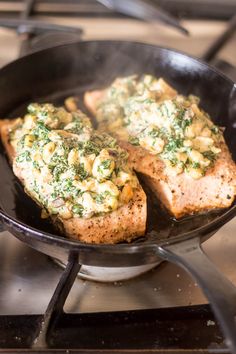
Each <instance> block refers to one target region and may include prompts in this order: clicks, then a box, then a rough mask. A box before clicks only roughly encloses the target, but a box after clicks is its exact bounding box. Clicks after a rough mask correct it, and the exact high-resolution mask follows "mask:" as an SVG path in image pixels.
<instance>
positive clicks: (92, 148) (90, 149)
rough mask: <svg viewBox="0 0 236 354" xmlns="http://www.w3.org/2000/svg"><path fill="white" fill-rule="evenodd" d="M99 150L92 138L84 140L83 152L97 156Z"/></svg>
mask: <svg viewBox="0 0 236 354" xmlns="http://www.w3.org/2000/svg"><path fill="white" fill-rule="evenodd" d="M99 152H100V148H99V147H98V146H97V144H96V143H95V142H93V141H92V140H90V141H86V143H85V145H84V153H85V154H86V155H91V154H95V155H96V156H97V155H99Z"/></svg>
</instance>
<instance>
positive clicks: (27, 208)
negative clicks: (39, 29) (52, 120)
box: [0, 42, 236, 242]
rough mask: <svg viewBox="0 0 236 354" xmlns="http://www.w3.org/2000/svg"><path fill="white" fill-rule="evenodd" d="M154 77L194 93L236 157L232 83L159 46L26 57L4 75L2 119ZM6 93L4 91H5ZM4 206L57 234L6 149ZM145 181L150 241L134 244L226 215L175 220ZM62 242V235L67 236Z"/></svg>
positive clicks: (97, 47) (1, 188) (64, 50)
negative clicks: (129, 78) (116, 83)
mask: <svg viewBox="0 0 236 354" xmlns="http://www.w3.org/2000/svg"><path fill="white" fill-rule="evenodd" d="M133 73H139V74H143V73H150V74H154V75H157V76H162V77H164V78H165V79H166V80H167V81H168V82H169V83H170V84H172V85H173V86H174V87H176V88H177V90H178V91H179V92H181V93H182V94H189V93H191V94H195V95H197V96H199V97H200V98H201V106H202V107H203V108H204V109H205V110H206V111H207V112H208V113H209V114H210V115H211V117H212V118H213V120H214V121H215V122H216V123H217V124H218V125H221V126H225V127H226V131H225V136H226V140H227V143H228V145H229V146H230V149H231V152H232V154H233V156H234V159H235V158H236V147H235V142H234V141H233V137H234V136H235V128H234V125H235V122H236V119H234V117H233V118H232V116H231V115H230V114H229V104H230V101H229V100H230V94H231V90H232V85H233V84H232V82H231V81H230V80H228V79H226V78H225V77H223V76H221V75H220V74H219V73H217V72H215V71H214V70H213V69H210V68H209V67H207V66H205V65H203V64H202V63H200V62H199V61H197V60H194V59H191V58H189V57H187V56H185V55H183V54H180V53H176V52H173V51H170V50H166V49H163V48H159V47H154V46H150V45H143V44H138V43H124V42H100V43H99V42H87V43H86V42H84V43H78V44H70V45H67V46H62V47H57V48H53V49H49V50H45V51H42V52H41V53H38V54H34V55H32V56H29V57H26V58H23V59H21V60H19V61H18V62H15V63H13V64H10V65H9V66H8V67H6V68H5V69H3V70H2V74H1V76H0V91H1V92H2V99H1V103H0V116H1V117H13V118H14V117H17V116H22V115H23V114H24V113H25V111H26V107H27V105H28V103H30V102H52V103H54V104H55V105H62V104H63V102H64V99H65V98H66V97H68V96H71V95H76V96H78V97H79V98H80V106H81V108H82V109H85V107H84V106H83V103H82V97H83V93H84V92H85V91H86V90H88V89H93V88H100V87H102V86H104V85H106V84H109V83H110V82H111V81H112V80H113V79H114V78H115V77H117V76H125V75H129V74H133ZM3 89H4V90H3ZM0 175H1V184H0V206H1V208H2V210H3V211H4V212H5V213H7V214H8V215H9V216H11V217H13V218H15V219H17V220H19V221H21V222H23V223H24V224H26V225H29V226H31V227H33V228H35V229H38V230H41V231H44V232H49V233H52V234H55V230H54V229H53V226H52V225H51V223H50V222H49V221H48V220H42V219H41V218H40V209H39V208H38V207H37V206H36V204H35V203H34V202H33V201H32V200H31V199H30V198H29V197H28V196H27V195H26V194H25V193H24V190H23V188H22V186H21V184H20V183H19V181H18V180H17V179H16V178H15V177H14V175H13V173H12V171H11V167H10V166H9V163H8V161H7V158H6V155H5V152H4V149H3V146H2V145H1V146H0ZM139 177H140V181H141V183H142V184H143V187H144V189H145V191H146V193H147V196H148V223H147V233H148V235H151V236H149V237H147V238H140V239H139V240H137V241H135V242H149V241H150V239H152V238H153V234H152V233H151V231H153V230H155V231H156V232H155V236H154V237H155V239H156V240H155V241H158V240H166V239H169V238H170V237H171V238H172V239H173V238H175V237H177V236H180V235H181V234H183V233H186V232H189V231H193V230H196V229H198V228H199V227H202V226H204V225H207V224H209V222H211V221H214V220H215V219H216V218H218V217H219V216H221V215H223V214H224V213H225V212H226V210H221V211H219V210H218V211H212V212H209V213H205V214H202V215H196V216H189V217H186V218H183V219H181V220H179V221H176V220H174V219H173V218H172V217H171V216H170V215H169V214H168V213H167V212H166V211H165V210H164V208H163V207H162V206H161V205H160V204H159V202H158V200H156V198H155V197H154V196H153V194H152V192H151V191H150V190H149V188H148V186H146V185H145V184H144V183H143V181H142V178H141V176H139ZM62 237H63V235H62Z"/></svg>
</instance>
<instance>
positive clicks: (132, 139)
mask: <svg viewBox="0 0 236 354" xmlns="http://www.w3.org/2000/svg"><path fill="white" fill-rule="evenodd" d="M129 143H130V144H132V145H135V146H138V145H139V139H138V138H137V137H136V136H131V135H130V136H129Z"/></svg>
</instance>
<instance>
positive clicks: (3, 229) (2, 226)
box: [0, 217, 5, 233]
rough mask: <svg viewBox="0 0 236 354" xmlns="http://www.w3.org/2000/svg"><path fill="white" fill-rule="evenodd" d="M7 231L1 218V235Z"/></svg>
mask: <svg viewBox="0 0 236 354" xmlns="http://www.w3.org/2000/svg"><path fill="white" fill-rule="evenodd" d="M3 231H5V228H4V223H3V221H2V220H1V217H0V233H1V232H3Z"/></svg>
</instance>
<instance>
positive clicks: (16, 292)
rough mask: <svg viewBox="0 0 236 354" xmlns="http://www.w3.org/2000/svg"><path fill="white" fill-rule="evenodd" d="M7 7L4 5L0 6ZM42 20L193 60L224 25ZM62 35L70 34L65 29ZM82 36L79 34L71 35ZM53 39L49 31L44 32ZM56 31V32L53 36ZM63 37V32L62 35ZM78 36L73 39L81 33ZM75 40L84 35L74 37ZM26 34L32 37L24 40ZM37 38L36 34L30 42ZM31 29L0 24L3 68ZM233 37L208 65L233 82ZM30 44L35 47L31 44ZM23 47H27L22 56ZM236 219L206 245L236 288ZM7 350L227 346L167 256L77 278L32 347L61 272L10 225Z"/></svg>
mask: <svg viewBox="0 0 236 354" xmlns="http://www.w3.org/2000/svg"><path fill="white" fill-rule="evenodd" d="M0 5H1V2H0ZM0 9H1V6H0ZM34 19H35V20H37V21H40V22H42V23H50V24H53V25H58V26H70V27H72V28H77V29H78V28H81V29H82V31H83V34H82V33H81V31H77V32H76V31H72V32H71V33H72V35H71V36H70V37H69V36H68V33H67V32H66V31H64V32H63V34H62V33H61V37H60V35H59V36H58V35H57V36H56V43H57V41H58V43H61V42H65V41H74V40H78V39H79V40H90V39H125V40H134V41H142V42H148V43H153V44H158V45H162V46H167V47H171V48H175V49H178V50H181V51H184V52H187V53H189V54H191V55H194V56H196V57H202V56H203V55H204V54H206V51H207V49H208V48H209V46H210V44H211V43H213V42H214V41H215V40H216V38H218V37H219V36H220V34H221V33H222V32H223V31H224V30H225V28H226V27H227V22H226V21H223V20H211V21H209V20H208V19H187V18H185V19H184V20H183V21H182V22H181V23H182V25H183V26H184V27H185V28H187V29H188V30H189V32H190V36H188V37H186V36H183V35H182V34H181V33H178V32H177V31H175V30H174V29H172V28H169V27H166V26H164V25H162V24H160V23H145V22H141V21H138V20H135V19H131V18H129V17H122V16H115V15H113V16H103V17H99V16H87V17H85V16H68V13H66V14H65V15H64V16H63V14H60V16H52V15H51V14H48V13H47V15H45V14H44V13H43V12H42V13H40V12H39V14H37V15H35V16H34ZM65 33H67V34H66V35H65ZM75 33H76V34H75ZM48 35H49V36H48ZM53 35H54V36H55V33H54V34H53ZM63 36H64V37H63ZM76 36H77V37H76ZM78 37H79V38H78ZM26 39H28V37H27V38H26ZM31 39H32V38H31ZM23 40H25V34H24V33H23V34H22V33H20V34H19V33H18V34H17V33H16V32H15V31H12V30H9V29H1V30H0V47H1V48H2V50H1V54H0V66H3V65H5V64H7V63H8V62H10V61H12V60H14V59H16V58H17V57H18V56H19V52H20V47H21V49H22V41H23ZM50 40H51V43H55V37H53V36H52V35H51V37H50V33H47V35H46V34H43V35H42V34H41V39H40V41H39V37H36V38H34V39H33V40H31V42H30V47H29V46H28V51H33V50H38V49H40V48H41V47H42V46H45V43H46V46H48V45H50V43H49V42H50ZM235 43H236V37H234V36H232V37H231V40H230V41H228V42H227V45H225V46H224V48H223V49H222V50H221V51H220V53H219V55H218V56H217V59H215V58H214V61H212V63H213V65H218V66H219V67H220V69H221V70H223V71H224V72H225V73H226V75H229V76H230V77H231V78H232V79H233V80H236V71H235V70H234V66H236V57H235V55H234V52H235ZM28 44H29V43H28ZM23 54H24V53H22V55H23ZM235 230H236V219H234V220H232V221H231V222H229V223H228V224H227V225H225V226H224V227H223V228H222V229H221V230H220V231H218V232H217V234H216V235H215V236H214V237H212V238H211V239H210V240H208V241H207V242H205V243H204V245H203V248H204V250H205V252H206V253H207V254H208V255H209V258H210V259H212V261H213V262H214V263H215V264H216V265H217V266H218V268H219V269H220V270H221V271H222V272H223V273H224V274H225V275H226V276H227V277H228V278H229V279H230V280H231V281H232V282H233V283H234V284H235V285H236V272H235V267H236V258H235V249H236V238H235ZM0 259H1V268H0V288H1V292H0V353H1V352H6V351H7V352H17V353H19V352H22V353H23V352H26V351H27V352H37V351H38V350H40V352H45V353H46V352H47V353H48V352H60V353H61V352H66V353H69V352H70V351H73V352H79V353H80V352H84V351H86V352H93V353H94V352H95V353H96V352H97V353H101V352H102V351H106V352H109V353H110V352H111V351H112V352H114V351H115V352H121V353H126V352H135V353H136V352H137V353H138V352H139V351H140V352H142V353H143V352H149V351H150V350H152V351H153V352H161V353H163V352H165V351H170V350H173V351H174V352H182V351H183V350H185V351H186V352H192V350H193V349H194V350H197V351H199V352H200V351H202V350H204V351H205V352H211V353H212V352H214V353H216V352H219V353H224V352H228V350H227V349H226V345H225V343H224V339H223V335H222V334H221V332H220V329H219V327H218V324H217V322H216V320H215V318H214V316H213V314H212V312H211V310H210V307H209V305H208V304H207V300H206V299H205V297H204V295H203V294H202V292H201V290H200V289H199V288H198V286H197V284H196V283H195V282H194V280H192V279H191V278H190V276H189V275H188V274H186V273H185V272H184V271H183V270H182V269H180V268H179V267H177V266H176V265H173V264H171V263H167V262H162V263H161V264H160V265H158V266H157V267H155V268H153V269H152V270H150V271H148V272H145V273H144V274H141V275H139V276H137V277H135V278H132V279H128V280H117V281H113V282H96V281H92V280H85V279H83V277H81V276H79V277H77V278H76V281H75V283H74V284H73V287H72V289H71V291H70V293H69V296H68V298H67V300H66V303H65V306H64V310H65V313H62V314H61V315H60V318H59V319H58V321H57V326H56V328H55V329H54V331H53V333H52V335H51V336H50V339H49V340H48V342H47V343H44V344H43V345H42V346H38V347H37V343H36V345H34V346H33V347H32V340H33V338H34V333H35V331H37V326H38V323H39V322H40V321H41V319H42V315H43V314H44V313H45V311H46V309H47V306H48V304H49V302H50V299H51V298H52V295H53V293H54V290H55V288H56V286H57V283H58V281H59V279H60V277H61V275H62V272H63V269H62V268H61V267H60V266H59V265H58V264H56V263H55V262H54V261H53V260H51V259H50V258H48V257H47V256H45V255H43V254H41V253H39V252H37V251H35V250H33V249H31V248H29V247H28V246H26V245H25V244H23V243H21V242H20V241H18V240H17V239H16V238H15V237H13V236H12V235H11V234H9V233H8V232H6V231H3V232H1V235H0Z"/></svg>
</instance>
